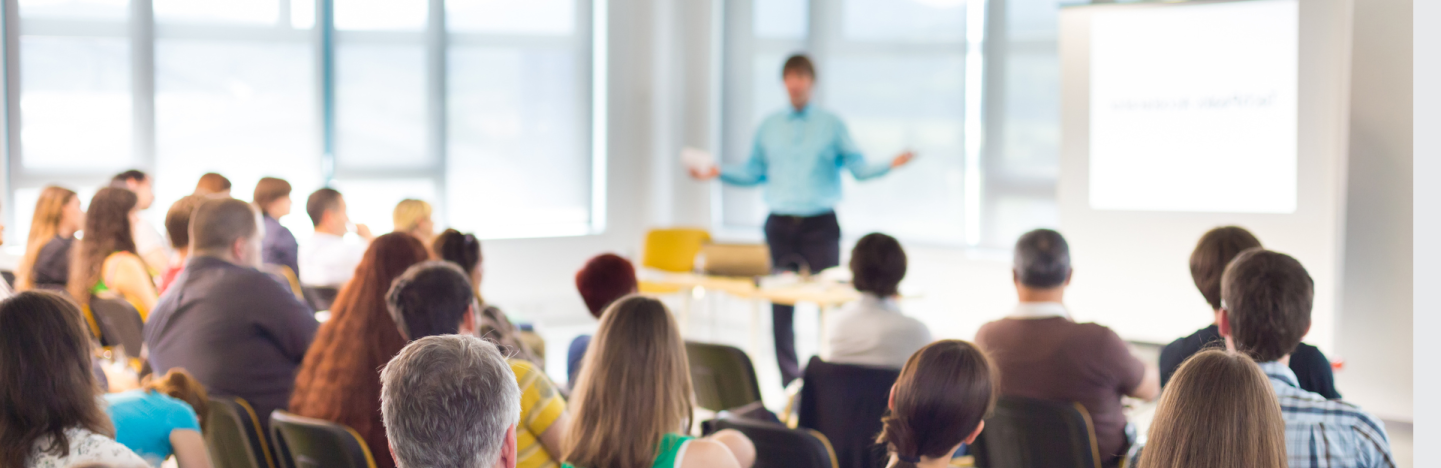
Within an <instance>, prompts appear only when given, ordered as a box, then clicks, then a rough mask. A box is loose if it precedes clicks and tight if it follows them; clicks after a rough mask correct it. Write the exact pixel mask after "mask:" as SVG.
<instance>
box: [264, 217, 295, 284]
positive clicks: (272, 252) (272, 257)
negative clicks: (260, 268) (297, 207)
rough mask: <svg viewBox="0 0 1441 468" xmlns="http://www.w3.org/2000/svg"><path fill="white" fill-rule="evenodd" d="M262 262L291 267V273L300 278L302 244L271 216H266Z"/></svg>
mask: <svg viewBox="0 0 1441 468" xmlns="http://www.w3.org/2000/svg"><path fill="white" fill-rule="evenodd" d="M260 261H262V262H264V263H266V264H270V265H284V266H287V267H290V272H291V273H294V274H295V277H296V278H300V244H299V243H297V242H296V241H295V235H294V234H291V233H290V229H288V228H286V227H285V226H282V225H280V221H279V220H276V219H275V218H272V217H270V216H265V239H264V240H263V241H261V243H260Z"/></svg>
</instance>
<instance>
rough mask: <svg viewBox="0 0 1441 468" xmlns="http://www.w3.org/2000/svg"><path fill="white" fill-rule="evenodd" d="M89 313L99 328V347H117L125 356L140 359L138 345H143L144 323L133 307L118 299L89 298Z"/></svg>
mask: <svg viewBox="0 0 1441 468" xmlns="http://www.w3.org/2000/svg"><path fill="white" fill-rule="evenodd" d="M90 313H91V315H92V316H94V317H95V325H96V326H98V327H99V328H100V345H101V346H118V347H120V348H123V349H124V350H125V355H126V356H130V357H133V358H138V357H140V345H142V344H144V343H145V335H144V333H145V321H144V320H141V319H140V312H139V311H137V310H135V306H133V305H130V303H129V302H126V301H125V300H124V299H119V298H104V297H91V298H90Z"/></svg>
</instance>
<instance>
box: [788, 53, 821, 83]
mask: <svg viewBox="0 0 1441 468" xmlns="http://www.w3.org/2000/svg"><path fill="white" fill-rule="evenodd" d="M791 73H797V74H801V75H805V76H809V77H811V79H815V77H816V66H815V65H814V64H812V63H811V58H810V57H807V56H806V54H795V55H792V56H790V57H789V58H787V59H786V64H785V65H783V66H781V78H785V76H786V75H789V74H791Z"/></svg>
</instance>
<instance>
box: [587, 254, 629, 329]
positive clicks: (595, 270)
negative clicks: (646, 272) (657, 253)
mask: <svg viewBox="0 0 1441 468" xmlns="http://www.w3.org/2000/svg"><path fill="white" fill-rule="evenodd" d="M639 287H640V286H639V284H638V283H637V282H636V277H635V265H632V264H631V263H630V260H626V259H625V258H624V257H621V256H619V255H616V254H609V253H608V254H601V255H596V256H595V257H592V258H591V259H590V260H588V261H586V262H585V266H583V267H581V268H580V271H578V272H576V273H575V289H576V290H577V291H580V298H581V300H583V301H585V307H586V308H587V309H590V314H591V315H593V316H595V318H600V316H601V313H602V312H605V308H606V307H607V306H609V305H610V304H611V303H612V302H615V301H616V300H617V299H620V298H622V297H625V296H627V295H630V294H635V292H636V291H637V290H638V289H639Z"/></svg>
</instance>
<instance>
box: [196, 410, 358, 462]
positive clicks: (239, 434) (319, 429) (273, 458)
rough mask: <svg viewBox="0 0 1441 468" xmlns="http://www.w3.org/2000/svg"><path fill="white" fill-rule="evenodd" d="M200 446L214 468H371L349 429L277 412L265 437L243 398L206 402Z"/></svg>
mask: <svg viewBox="0 0 1441 468" xmlns="http://www.w3.org/2000/svg"><path fill="white" fill-rule="evenodd" d="M206 419H207V422H206V427H205V428H204V431H205V445H206V447H207V448H208V449H209V450H210V461H211V464H212V465H213V466H215V467H216V468H375V466H376V465H375V454H372V453H370V448H369V447H368V446H366V445H365V441H364V440H363V439H361V438H360V434H359V433H357V432H355V430H354V429H351V428H349V427H346V426H344V425H341V424H336V423H332V422H329V421H323V420H319V419H312V418H306V417H301V416H296V415H294V414H291V413H289V412H286V411H282V410H276V411H275V412H273V413H271V415H270V434H269V437H266V434H264V431H263V430H262V429H261V425H260V418H259V417H258V416H257V415H256V414H255V410H254V409H252V408H251V406H250V404H249V403H247V402H246V401H245V400H244V399H242V398H211V399H210V406H209V414H208V417H207V418H206ZM382 455H387V454H382Z"/></svg>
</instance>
